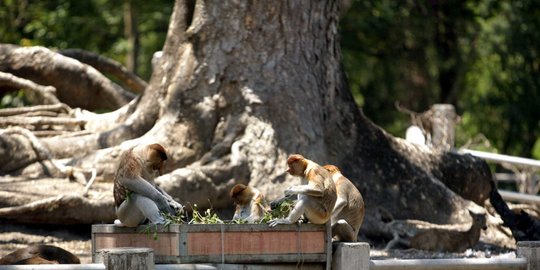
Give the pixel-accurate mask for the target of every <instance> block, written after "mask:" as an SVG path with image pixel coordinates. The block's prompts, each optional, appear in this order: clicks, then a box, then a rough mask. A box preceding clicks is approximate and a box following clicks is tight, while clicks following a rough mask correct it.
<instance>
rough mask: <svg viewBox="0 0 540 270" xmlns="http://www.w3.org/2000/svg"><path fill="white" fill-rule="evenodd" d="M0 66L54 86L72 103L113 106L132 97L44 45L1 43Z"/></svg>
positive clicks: (80, 105)
mask: <svg viewBox="0 0 540 270" xmlns="http://www.w3.org/2000/svg"><path fill="white" fill-rule="evenodd" d="M0 70H2V71H4V72H8V73H11V74H13V75H16V76H19V77H23V78H25V79H28V80H32V81H33V82H35V83H37V84H41V85H51V86H54V87H55V88H56V91H57V97H58V99H59V100H60V101H61V102H64V103H66V104H68V105H69V106H71V107H79V108H84V109H88V110H97V109H116V108H119V107H120V106H122V105H124V104H126V103H128V102H129V101H130V100H132V99H133V98H134V97H135V95H134V94H133V93H131V92H129V91H126V90H124V89H123V88H122V87H121V86H119V85H118V84H115V83H113V82H112V81H111V80H109V79H108V78H107V77H105V76H104V75H103V74H101V73H100V72H99V71H97V70H96V69H94V68H93V67H91V66H88V65H86V64H83V63H81V62H79V61H77V60H75V59H73V58H69V57H66V56H63V55H61V54H58V53H55V52H53V51H51V50H49V49H47V48H44V47H19V46H15V45H11V44H0Z"/></svg>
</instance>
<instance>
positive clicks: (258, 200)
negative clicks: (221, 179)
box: [230, 184, 268, 223]
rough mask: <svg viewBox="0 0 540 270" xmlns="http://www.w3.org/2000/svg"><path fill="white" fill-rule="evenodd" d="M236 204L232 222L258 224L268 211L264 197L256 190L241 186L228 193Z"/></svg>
mask: <svg viewBox="0 0 540 270" xmlns="http://www.w3.org/2000/svg"><path fill="white" fill-rule="evenodd" d="M230 195H231V199H232V200H233V201H234V203H235V204H236V210H235V212H234V216H233V220H237V219H244V220H246V221H247V222H249V223H255V222H259V221H261V220H262V219H263V217H264V213H265V212H266V211H268V204H267V203H266V200H265V198H264V195H263V194H262V193H261V192H260V191H259V190H258V189H256V188H254V187H250V186H246V185H243V184H237V185H235V186H234V187H233V188H232V189H231V192H230Z"/></svg>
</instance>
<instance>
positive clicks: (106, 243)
mask: <svg viewBox="0 0 540 270" xmlns="http://www.w3.org/2000/svg"><path fill="white" fill-rule="evenodd" d="M94 237H95V241H94V246H95V251H98V250H100V249H104V248H116V247H147V248H152V249H154V254H155V255H156V256H158V255H159V256H175V255H177V254H179V250H178V244H177V243H178V242H179V241H178V237H179V235H178V234H176V233H158V234H157V239H154V238H153V237H152V236H151V235H150V236H149V235H146V234H141V233H114V234H106V233H95V234H94Z"/></svg>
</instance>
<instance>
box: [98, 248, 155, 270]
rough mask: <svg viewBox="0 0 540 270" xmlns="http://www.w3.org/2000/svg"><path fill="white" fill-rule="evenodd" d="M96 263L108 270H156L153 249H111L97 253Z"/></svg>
mask: <svg viewBox="0 0 540 270" xmlns="http://www.w3.org/2000/svg"><path fill="white" fill-rule="evenodd" d="M96 262H97V263H103V264H104V265H105V269H107V270H154V269H155V265H154V250H153V249H151V248H130V247H122V248H109V249H101V250H98V251H97V252H96Z"/></svg>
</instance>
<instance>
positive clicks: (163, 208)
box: [113, 143, 183, 227]
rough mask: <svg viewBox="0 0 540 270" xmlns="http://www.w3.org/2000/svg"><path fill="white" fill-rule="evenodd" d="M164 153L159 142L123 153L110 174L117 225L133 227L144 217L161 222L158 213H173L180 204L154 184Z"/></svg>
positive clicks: (179, 208) (136, 147)
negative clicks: (112, 174) (111, 176)
mask: <svg viewBox="0 0 540 270" xmlns="http://www.w3.org/2000/svg"><path fill="white" fill-rule="evenodd" d="M165 160H167V153H166V152H165V149H164V148H163V146H161V145H160V144H157V143H154V144H150V145H138V146H135V147H133V148H131V149H129V150H127V151H126V152H124V153H123V155H122V157H121V158H120V163H119V165H118V170H117V171H116V175H115V178H114V190H113V193H114V202H115V205H116V215H117V217H118V219H117V220H115V221H114V224H116V225H117V226H127V227H135V226H137V225H139V224H141V223H143V222H144V221H145V220H146V219H148V220H149V222H150V223H152V224H163V223H165V218H164V217H163V216H162V214H161V213H160V212H162V213H166V214H171V215H175V214H176V212H179V211H182V209H183V207H182V205H181V204H180V203H178V202H176V201H175V200H174V199H173V198H172V197H171V196H170V195H169V194H167V193H166V192H165V191H164V190H163V189H161V188H160V187H159V186H157V185H156V184H155V182H154V178H155V177H157V176H159V175H161V174H162V173H163V164H164V162H165Z"/></svg>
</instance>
